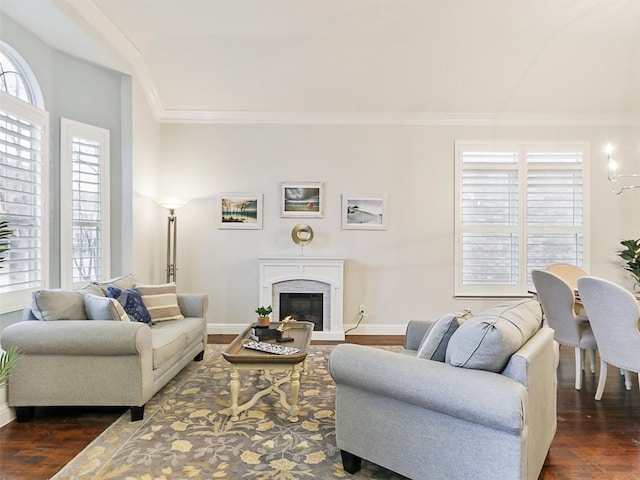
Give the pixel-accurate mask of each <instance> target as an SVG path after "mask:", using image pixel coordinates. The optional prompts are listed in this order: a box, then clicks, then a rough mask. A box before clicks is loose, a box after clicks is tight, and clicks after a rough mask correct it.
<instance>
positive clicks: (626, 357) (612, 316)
mask: <svg viewBox="0 0 640 480" xmlns="http://www.w3.org/2000/svg"><path fill="white" fill-rule="evenodd" d="M578 290H579V292H580V298H581V299H582V303H583V304H584V308H585V310H586V311H587V315H588V316H589V321H590V323H591V328H592V329H593V333H594V334H595V337H596V340H597V342H598V351H599V352H600V374H599V377H598V388H597V390H596V395H595V399H596V400H600V399H601V398H602V394H603V392H604V386H605V383H606V381H607V364H609V365H614V366H616V367H618V368H620V369H621V370H622V371H623V372H624V374H625V380H626V382H625V383H626V387H627V390H630V389H631V382H630V379H629V372H636V373H638V379H639V380H640V373H639V372H640V332H639V331H638V320H639V319H640V307H639V306H638V301H637V300H636V298H635V297H634V296H633V295H632V294H631V293H630V292H628V291H627V290H625V289H624V288H622V287H620V286H619V285H616V284H615V283H612V282H610V281H608V280H605V279H602V278H596V277H583V278H580V279H578Z"/></svg>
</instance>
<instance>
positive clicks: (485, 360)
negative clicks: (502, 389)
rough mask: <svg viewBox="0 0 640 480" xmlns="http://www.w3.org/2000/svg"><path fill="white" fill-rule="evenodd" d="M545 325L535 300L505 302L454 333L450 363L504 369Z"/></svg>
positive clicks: (448, 347)
mask: <svg viewBox="0 0 640 480" xmlns="http://www.w3.org/2000/svg"><path fill="white" fill-rule="evenodd" d="M541 326H542V309H541V307H540V304H539V303H538V302H537V301H535V300H516V301H512V302H507V303H502V304H500V305H496V306H494V307H492V308H489V309H487V310H485V311H483V312H480V313H479V314H477V315H475V316H473V317H471V318H470V319H468V320H467V321H466V322H464V323H463V324H462V325H461V326H460V327H459V328H458V329H457V330H456V331H455V332H454V334H453V335H452V336H451V339H450V340H449V345H448V346H447V352H446V361H447V363H449V364H451V365H453V366H456V367H464V368H473V369H478V370H488V371H490V372H496V373H498V372H501V371H502V370H503V369H504V367H505V366H506V364H507V362H508V361H509V358H511V355H513V354H514V353H515V352H516V351H518V349H519V348H520V347H521V346H522V345H524V344H525V343H526V342H527V341H528V340H529V339H530V338H531V337H532V336H533V335H534V334H535V333H536V332H537V331H538V330H539V329H540V327H541Z"/></svg>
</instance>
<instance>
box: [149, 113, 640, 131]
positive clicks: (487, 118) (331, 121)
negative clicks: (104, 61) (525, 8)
mask: <svg viewBox="0 0 640 480" xmlns="http://www.w3.org/2000/svg"><path fill="white" fill-rule="evenodd" d="M157 120H158V121H159V122H161V123H197V124H218V125H250V124H262V125H285V124H289V125H399V126H402V125H407V126H410V125H426V126H540V127H545V126H569V127H571V126H576V127H588V126H640V114H637V113H632V114H584V115H577V114H525V113H509V114H487V113H445V112H442V113H440V112H266V111H223V110H162V111H161V112H160V116H159V117H157Z"/></svg>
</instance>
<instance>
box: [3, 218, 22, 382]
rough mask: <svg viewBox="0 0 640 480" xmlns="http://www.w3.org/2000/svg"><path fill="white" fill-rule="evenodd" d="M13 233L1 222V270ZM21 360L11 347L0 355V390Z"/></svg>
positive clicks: (16, 350)
mask: <svg viewBox="0 0 640 480" xmlns="http://www.w3.org/2000/svg"><path fill="white" fill-rule="evenodd" d="M12 233H13V231H12V230H10V229H9V222H6V221H2V222H0V268H2V264H3V263H4V261H5V260H6V256H5V254H6V253H7V252H8V251H9V241H8V239H9V237H10V236H11V234H12ZM19 358H20V350H19V349H18V348H17V347H11V348H10V349H9V350H7V351H6V352H2V354H1V355H0V388H2V387H4V386H5V385H6V384H7V383H8V382H9V376H10V375H11V371H12V370H13V368H14V366H15V364H16V362H17V361H18V359H19Z"/></svg>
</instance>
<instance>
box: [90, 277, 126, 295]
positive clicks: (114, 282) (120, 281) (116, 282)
mask: <svg viewBox="0 0 640 480" xmlns="http://www.w3.org/2000/svg"><path fill="white" fill-rule="evenodd" d="M135 284H136V279H135V277H134V276H133V275H132V274H130V273H128V274H127V275H122V276H121V277H114V278H110V279H109V280H107V281H106V282H93V283H92V285H93V286H94V287H97V288H99V289H100V290H102V293H103V295H106V294H107V288H108V287H109V286H112V287H116V288H119V289H121V290H127V289H130V288H133V287H134V285H135ZM90 293H94V292H90ZM96 295H99V293H96Z"/></svg>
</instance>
